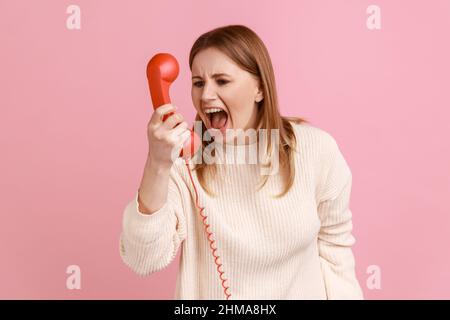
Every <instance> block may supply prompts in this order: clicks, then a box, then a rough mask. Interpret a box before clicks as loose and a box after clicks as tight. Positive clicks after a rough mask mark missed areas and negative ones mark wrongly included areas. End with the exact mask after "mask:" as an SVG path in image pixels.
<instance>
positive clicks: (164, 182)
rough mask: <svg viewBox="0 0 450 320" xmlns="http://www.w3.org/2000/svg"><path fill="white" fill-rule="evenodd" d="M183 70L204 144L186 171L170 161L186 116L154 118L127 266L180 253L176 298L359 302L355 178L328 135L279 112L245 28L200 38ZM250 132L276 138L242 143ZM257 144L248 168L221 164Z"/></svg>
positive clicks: (265, 57)
mask: <svg viewBox="0 0 450 320" xmlns="http://www.w3.org/2000/svg"><path fill="white" fill-rule="evenodd" d="M189 65H190V68H191V72H192V100H193V103H194V105H195V108H196V110H197V116H196V120H198V121H201V126H202V128H203V129H204V130H205V131H207V133H210V135H209V137H210V138H211V139H206V140H207V141H205V139H203V141H202V146H201V148H200V151H199V152H198V153H197V154H196V155H195V157H194V158H193V159H191V160H190V162H189V164H188V165H189V168H190V171H189V170H188V167H187V165H185V163H183V161H178V160H174V159H173V157H172V154H173V150H176V152H175V154H178V151H179V150H180V148H181V144H182V142H184V141H185V140H186V139H187V138H188V136H189V132H188V128H187V127H188V126H187V124H186V122H184V121H183V117H182V116H181V115H180V114H178V113H177V112H176V107H175V106H173V105H172V104H167V105H164V106H163V107H161V108H159V109H157V110H156V111H155V112H154V113H153V115H152V117H151V120H150V122H149V125H148V141H149V153H148V158H147V162H146V165H145V169H144V174H143V178H142V181H141V185H140V187H139V190H138V192H137V193H136V196H135V199H133V201H131V202H130V203H129V204H128V205H127V206H126V208H125V211H124V217H123V230H122V233H121V237H120V241H121V252H120V254H121V257H122V259H123V261H124V262H125V264H126V265H128V266H129V267H130V268H131V269H132V270H134V271H135V272H136V273H137V274H139V275H142V276H145V275H149V274H151V273H153V272H156V271H159V270H161V269H163V268H165V267H167V266H168V265H169V264H170V263H171V261H172V260H173V259H174V257H175V256H176V254H177V252H178V249H179V248H180V247H181V248H182V249H181V250H182V251H181V259H180V267H179V274H178V277H177V284H176V295H175V298H176V299H222V298H226V299H362V298H363V296H362V291H361V288H360V286H359V283H358V281H357V279H356V276H355V270H354V269H355V261H354V257H353V254H352V251H351V246H352V245H353V244H354V242H355V239H354V237H353V236H352V234H351V231H352V220H351V218H352V213H351V211H350V210H349V197H350V191H351V183H352V175H351V171H350V169H349V167H348V165H347V163H346V161H345V159H344V157H343V156H342V154H341V152H340V150H339V147H338V145H337V143H336V141H335V139H334V138H333V137H332V136H331V135H330V134H329V133H327V132H326V131H324V130H322V129H319V128H316V127H314V126H312V125H309V124H307V122H306V121H305V120H303V119H301V118H288V117H282V116H281V115H280V113H279V109H278V102H277V95H276V87H275V78H274V73H273V68H272V64H271V61H270V57H269V54H268V52H267V49H266V47H265V46H264V44H263V42H262V41H261V39H260V38H259V37H258V36H257V35H256V34H255V33H254V32H253V31H252V30H250V29H249V28H247V27H245V26H240V25H232V26H225V27H221V28H217V29H214V30H212V31H210V32H207V33H205V34H203V35H202V36H201V37H200V38H198V39H197V41H196V42H195V43H194V45H193V48H192V50H191V53H190V57H189ZM170 112H174V114H173V115H171V116H170V117H168V118H167V120H166V121H164V122H163V121H162V120H161V119H162V116H163V115H164V114H167V113H170ZM237 129H241V130H240V131H238V130H237ZM252 129H253V130H256V131H257V132H262V131H263V129H268V130H269V131H270V132H276V133H277V135H275V136H276V137H278V139H276V140H275V141H273V140H272V139H270V138H269V137H272V135H271V134H269V136H268V137H267V138H266V139H261V137H262V136H261V135H257V136H256V138H255V136H254V135H253V136H252V135H244V136H243V135H242V132H243V131H244V130H252ZM233 130H234V131H233ZM230 131H231V132H232V133H233V134H232V135H223V134H225V133H228V132H230ZM207 136H208V135H207ZM211 136H212V137H211ZM242 137H244V140H242V139H241V138H242ZM261 141H264V143H263V144H261V143H260V142H261ZM261 145H262V146H263V151H264V152H263V157H258V161H257V162H256V163H254V162H252V163H248V161H247V162H246V163H243V164H242V163H241V164H236V163H233V162H232V161H229V160H231V159H234V157H235V153H236V152H241V151H242V148H243V147H245V148H249V147H250V146H251V147H255V146H256V147H258V146H261ZM211 146H214V148H213V151H212V152H206V151H208V150H211V148H209V147H211ZM277 146H279V147H277ZM248 150H255V149H250V148H249V149H248ZM260 150H261V148H260ZM260 150H258V152H261V151H260ZM258 154H261V153H258ZM212 158H214V159H216V160H217V159H221V160H224V161H219V162H217V161H216V162H212V161H207V160H211V159H212ZM261 158H262V160H261ZM194 160H195V164H193V163H194ZM198 160H204V161H198ZM276 162H278V163H279V168H278V167H276V166H275V163H276ZM262 167H266V168H267V167H268V168H270V170H269V171H268V172H270V173H269V174H268V173H267V172H266V173H264V174H261V172H262V171H261V169H262ZM191 178H192V179H193V180H192V181H191ZM258 184H259V186H258V187H256V188H255V186H256V185H258ZM200 186H201V188H200ZM201 208H204V210H203V209H201ZM202 214H204V216H207V219H206V218H205V221H203V219H202V216H203V215H202ZM205 225H209V226H208V228H206V229H205ZM205 231H208V232H209V236H208V235H207V234H206V232H205ZM213 250H214V251H213Z"/></svg>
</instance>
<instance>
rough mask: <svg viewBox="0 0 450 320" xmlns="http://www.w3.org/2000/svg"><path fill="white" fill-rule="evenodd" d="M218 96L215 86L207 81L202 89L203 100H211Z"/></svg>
mask: <svg viewBox="0 0 450 320" xmlns="http://www.w3.org/2000/svg"><path fill="white" fill-rule="evenodd" d="M216 98H217V96H216V92H215V90H214V88H213V86H212V85H211V84H209V83H205V84H204V86H203V91H202V100H203V102H208V101H211V100H215V99H216Z"/></svg>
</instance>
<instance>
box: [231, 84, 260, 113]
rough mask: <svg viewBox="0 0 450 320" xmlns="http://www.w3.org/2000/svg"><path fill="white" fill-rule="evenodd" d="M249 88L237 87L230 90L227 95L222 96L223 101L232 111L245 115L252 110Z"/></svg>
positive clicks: (252, 104)
mask: <svg viewBox="0 0 450 320" xmlns="http://www.w3.org/2000/svg"><path fill="white" fill-rule="evenodd" d="M250 90H251V89H247V88H242V87H241V88H237V89H236V90H233V92H230V94H228V95H227V97H224V98H223V99H224V102H225V103H226V104H227V106H228V107H229V108H230V110H231V111H232V112H233V113H238V114H240V115H244V114H245V115H246V114H248V113H251V112H252V109H253V107H254V103H253V102H254V101H253V97H252V96H250V95H249V93H250V92H251V91H250Z"/></svg>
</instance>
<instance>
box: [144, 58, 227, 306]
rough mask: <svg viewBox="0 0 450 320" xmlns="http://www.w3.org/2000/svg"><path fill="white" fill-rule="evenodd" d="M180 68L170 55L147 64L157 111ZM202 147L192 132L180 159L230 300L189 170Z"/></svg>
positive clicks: (165, 98)
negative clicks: (184, 166) (191, 186)
mask: <svg viewBox="0 0 450 320" xmlns="http://www.w3.org/2000/svg"><path fill="white" fill-rule="evenodd" d="M178 72H179V66H178V62H177V60H176V59H175V57H174V56H172V55H170V54H168V53H158V54H156V55H155V56H153V58H151V59H150V61H149V62H148V64H147V79H148V86H149V89H150V95H151V97H152V103H153V108H155V110H156V109H157V108H158V107H160V106H162V105H163V104H167V103H170V97H169V86H170V85H171V83H172V82H174V81H175V79H176V78H177V77H178ZM172 114H173V112H171V113H169V114H167V115H164V117H163V121H165V120H166V119H167V118H168V117H170V115H172ZM199 147H200V139H199V137H198V135H197V134H196V133H195V132H193V131H192V130H191V138H190V139H187V140H186V142H185V143H184V145H183V149H182V150H181V152H180V157H183V158H184V159H185V161H186V167H187V170H188V173H189V178H190V180H191V182H192V185H193V187H194V192H195V206H196V207H197V208H198V210H199V214H200V216H201V218H202V222H203V225H204V227H205V232H206V234H207V236H208V241H209V242H210V248H211V250H212V255H213V257H214V263H215V264H216V265H217V272H218V273H219V278H220V281H221V282H222V287H223V289H224V294H225V297H226V299H227V300H228V299H230V297H231V294H230V293H229V292H228V291H229V287H228V286H226V285H225V282H226V281H227V279H225V278H224V271H223V270H222V264H221V263H219V262H217V260H219V259H220V257H219V255H217V253H216V251H217V246H216V245H215V242H216V241H215V240H214V239H213V238H214V236H213V233H212V232H211V231H210V230H209V227H210V225H209V224H208V223H207V222H206V220H207V218H208V217H207V215H205V213H204V210H205V208H204V207H201V206H200V203H199V196H198V192H197V188H196V187H195V183H194V179H193V178H192V174H191V170H190V169H189V165H188V159H189V158H190V157H192V156H193V155H194V154H195V152H197V149H198V148H199Z"/></svg>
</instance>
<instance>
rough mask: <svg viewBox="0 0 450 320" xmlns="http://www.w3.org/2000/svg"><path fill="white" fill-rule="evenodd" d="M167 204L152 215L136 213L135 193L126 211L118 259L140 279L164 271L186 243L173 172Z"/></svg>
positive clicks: (173, 171)
mask: <svg viewBox="0 0 450 320" xmlns="http://www.w3.org/2000/svg"><path fill="white" fill-rule="evenodd" d="M168 187H169V188H168V195H167V201H166V203H165V204H164V205H163V207H161V208H160V209H159V210H158V211H156V212H154V213H152V214H151V215H148V214H144V213H142V212H141V211H140V209H139V203H138V192H136V193H135V196H134V198H133V200H132V201H131V202H129V203H128V205H127V206H126V207H125V210H124V213H123V220H122V232H121V234H120V256H121V258H122V260H123V262H124V263H125V264H126V265H127V266H129V267H130V268H131V269H132V270H133V271H134V272H136V273H137V274H138V275H140V276H146V275H149V274H151V273H153V272H156V271H159V270H161V269H164V268H165V267H167V266H168V265H169V264H170V263H171V262H172V260H173V259H174V258H175V256H176V254H177V251H178V249H179V247H180V244H181V243H182V241H184V240H185V239H186V217H185V213H184V210H183V204H182V203H183V201H182V192H181V189H180V188H182V187H183V186H182V185H181V183H180V177H179V175H178V174H177V172H176V170H175V165H174V166H172V169H171V171H170V178H169V184H168Z"/></svg>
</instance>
